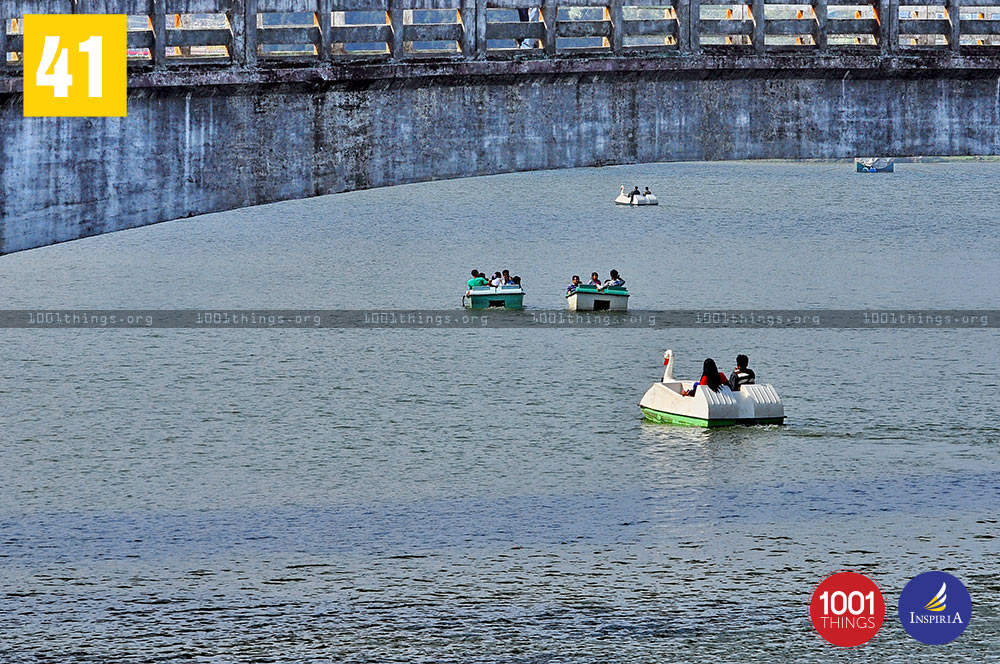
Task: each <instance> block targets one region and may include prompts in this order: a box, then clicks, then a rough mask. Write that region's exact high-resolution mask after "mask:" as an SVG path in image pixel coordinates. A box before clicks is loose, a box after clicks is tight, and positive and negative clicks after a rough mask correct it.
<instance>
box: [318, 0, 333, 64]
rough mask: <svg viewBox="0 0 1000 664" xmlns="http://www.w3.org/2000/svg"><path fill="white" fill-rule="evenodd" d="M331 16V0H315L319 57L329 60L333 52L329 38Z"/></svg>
mask: <svg viewBox="0 0 1000 664" xmlns="http://www.w3.org/2000/svg"><path fill="white" fill-rule="evenodd" d="M332 18H333V0H317V2H316V20H317V21H318V22H319V59H320V60H321V61H324V60H329V59H330V56H331V54H332V53H333V42H332V41H331V39H330V26H331V19H332Z"/></svg>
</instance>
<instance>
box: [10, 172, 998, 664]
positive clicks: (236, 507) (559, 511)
mask: <svg viewBox="0 0 1000 664" xmlns="http://www.w3.org/2000/svg"><path fill="white" fill-rule="evenodd" d="M850 169H851V166H850V165H844V164H826V163H820V164H786V163H725V164H658V165H645V166H634V167H620V168H604V169H588V170H572V171H562V172H548V173H532V174H517V175H510V176H499V177H490V178H479V179H471V180H461V181H454V182H438V183H428V184H420V185H410V186H403V187H395V188H390V189H381V190H375V191H366V192H357V193H351V194H343V195H338V196H330V197H325V198H319V199H313V200H308V201H299V202H292V203H285V204H278V205H270V206H264V207H259V208H254V209H249V210H240V211H237V212H231V213H225V214H217V215H209V216H204V217H198V218H194V219H190V220H185V221H178V222H171V223H167V224H161V225H158V226H154V227H150V228H145V229H139V230H135V231H128V232H123V233H117V234H113V235H109V236H103V237H98V238H91V239H87V240H82V241H78V242H73V243H69V244H65V245H60V246H54V247H48V248H44V249H38V250H34V251H29V252H26V253H21V254H15V255H11V256H5V257H2V258H0V284H2V285H3V294H2V296H0V297H2V298H3V300H4V305H3V307H4V308H10V309H19V308H35V307H38V308H77V307H79V308H130V307H136V308H207V309H218V308H244V309H248V308H297V307H303V308H314V309H332V308H362V307H364V308H367V307H373V308H375V307H394V308H413V307H419V308H429V309H447V308H456V307H457V305H459V301H460V296H461V292H462V290H463V288H464V282H465V280H466V279H467V278H468V277H467V273H468V270H469V269H470V268H471V267H479V268H481V269H483V270H491V271H492V270H496V269H501V268H504V267H508V268H510V269H511V270H512V271H513V272H514V273H516V274H520V275H521V276H522V277H523V278H524V281H525V285H526V289H527V291H528V295H527V298H526V303H527V304H528V305H529V306H531V307H537V308H557V307H561V306H562V296H561V291H562V288H563V286H564V284H565V282H566V281H567V280H568V277H569V276H570V275H571V274H574V273H575V274H581V275H583V274H584V273H587V274H589V272H590V271H592V270H596V271H598V272H600V273H601V275H602V276H604V275H605V274H606V273H607V272H608V270H609V269H610V268H617V269H618V270H620V271H621V272H622V273H623V275H625V277H626V278H627V279H628V280H629V284H630V286H631V290H632V293H633V297H632V302H631V306H632V307H633V308H634V309H658V308H674V307H676V308H700V307H705V308H721V307H733V308H736V307H739V308H751V307H772V308H795V307H810V308H825V307H829V308H857V307H874V308H922V307H926V308H990V309H996V308H1000V307H998V299H1000V298H998V296H1000V287H998V283H1000V263H998V261H997V256H998V250H1000V240H998V233H997V227H996V212H995V211H996V209H997V203H998V200H997V199H998V194H997V193H996V188H995V183H996V182H997V179H998V177H1000V164H990V163H985V164H984V163H950V164H934V165H931V164H912V165H911V164H903V165H900V166H899V167H898V172H897V173H896V174H895V175H891V176H860V175H856V174H854V173H852V172H850ZM621 183H624V184H626V185H631V184H638V185H640V186H646V185H649V186H650V187H651V188H652V189H653V190H654V191H655V192H656V193H658V194H659V195H660V199H661V201H662V204H661V205H660V206H659V207H658V208H656V209H641V210H639V209H621V208H615V207H614V206H613V205H611V204H610V203H611V200H612V199H613V197H614V195H615V194H616V193H617V190H618V185H619V184H621ZM543 201H544V202H543ZM551 201H558V204H557V205H555V206H553V205H552V204H551ZM668 347H670V348H673V349H674V351H675V353H676V354H677V372H678V374H682V375H684V376H693V375H694V374H695V373H696V372H697V371H698V370H699V369H700V364H701V360H702V359H703V358H704V357H707V356H712V357H715V358H716V359H717V360H719V361H720V363H721V366H723V367H726V368H728V367H729V366H730V364H731V363H732V358H733V357H734V356H735V354H736V353H737V352H739V351H743V352H746V353H747V354H749V355H750V357H751V360H752V366H754V368H755V369H756V371H757V374H758V376H759V379H761V380H764V381H767V382H771V383H773V384H774V385H775V386H776V387H777V388H778V390H779V391H780V392H781V394H782V396H783V397H784V400H785V403H786V413H787V414H788V415H789V419H788V425H787V426H786V427H783V428H773V427H772V428H750V429H733V430H721V431H702V430H690V429H683V428H674V427H665V426H654V425H649V424H646V423H644V422H643V421H642V420H641V415H640V412H639V410H638V408H636V406H635V404H636V402H637V401H638V399H639V397H640V396H641V395H642V393H643V391H644V390H645V389H646V388H647V387H648V386H649V384H650V383H651V382H653V381H654V380H656V379H657V377H658V376H659V375H660V372H661V370H662V352H663V350H664V349H665V348H668ZM0 359H2V362H0V450H2V453H3V463H2V464H0V602H2V604H0V607H2V608H0V661H3V662H22V661H53V662H56V661H58V662H66V661H73V662H77V661H79V662H85V661H101V662H104V661H109V662H110V661H115V662H119V661H124V662H132V661H135V662H138V661H175V660H178V659H181V658H186V659H189V660H192V661H205V662H250V661H259V662H266V661H316V662H319V661H356V662H362V661H372V662H376V661H377V662H392V661H426V662H432V661H433V662H442V661H454V662H543V661H544V662H593V661H622V662H652V661H671V660H685V661H705V662H709V661H712V662H714V661H732V660H733V659H736V658H739V659H744V660H752V661H788V662H798V661H827V660H833V661H859V660H864V661H873V662H875V661H891V662H910V661H915V660H917V659H921V660H933V661H936V662H939V661H977V662H980V661H1000V647H998V645H997V644H998V641H1000V622H998V621H1000V580H998V578H997V566H998V563H1000V555H998V554H1000V542H998V539H997V536H998V534H1000V526H998V518H1000V517H998V516H997V514H998V512H1000V400H998V399H997V397H996V393H997V392H996V391H997V388H998V387H1000V386H998V379H997V371H996V367H997V366H998V364H1000V334H998V332H997V330H995V329H992V330H984V329H976V330H944V329H941V330H934V329H920V330H912V329H911V330H878V331H875V330H869V331H864V330H806V329H774V330H767V329H765V330H735V329H717V330H690V329H681V330H657V331H651V330H641V329H633V330H580V329H514V330H489V329H487V330H337V329H334V330H302V329H299V330H218V329H213V330H135V329H132V330H110V329H108V330H3V331H0ZM841 568H853V569H858V570H860V571H863V572H864V573H866V574H868V575H870V576H871V577H872V578H873V579H875V580H876V581H877V582H878V583H879V584H880V586H881V587H882V589H883V591H884V592H885V594H886V603H887V618H886V622H885V626H884V627H883V629H882V631H881V632H880V633H879V635H878V636H877V637H876V638H875V640H874V641H872V642H871V643H869V644H868V645H866V646H863V647H861V648H860V649H855V650H852V651H839V650H835V649H834V648H833V647H831V646H828V645H827V644H826V643H825V642H823V641H822V640H820V639H819V637H818V636H816V635H815V633H814V632H813V631H812V627H811V625H810V623H809V618H808V600H809V596H810V594H811V592H812V590H813V588H814V587H815V586H816V584H817V583H818V582H819V581H820V580H821V579H822V578H824V577H825V576H827V575H828V574H830V573H832V572H833V571H835V570H837V569H841ZM932 569H944V570H948V571H951V572H952V573H954V574H956V575H957V576H959V577H960V578H961V579H962V580H963V581H964V582H965V583H966V585H967V587H968V588H969V590H970V592H971V593H972V597H973V607H974V609H973V621H972V623H971V625H970V627H969V628H968V630H967V631H966V632H965V634H964V635H963V636H962V637H961V638H960V639H959V640H958V641H956V642H954V643H952V644H950V645H947V646H943V647H937V648H931V647H926V646H921V645H920V644H918V643H917V642H916V641H913V640H912V639H910V638H909V637H908V636H907V635H906V634H905V633H904V631H903V630H902V628H901V627H900V626H899V623H898V621H897V620H896V618H895V606H896V600H897V598H898V596H899V592H900V590H901V589H902V587H903V585H904V584H905V582H906V581H907V580H908V579H909V578H911V577H912V576H914V575H916V574H918V573H920V572H923V571H927V570H932Z"/></svg>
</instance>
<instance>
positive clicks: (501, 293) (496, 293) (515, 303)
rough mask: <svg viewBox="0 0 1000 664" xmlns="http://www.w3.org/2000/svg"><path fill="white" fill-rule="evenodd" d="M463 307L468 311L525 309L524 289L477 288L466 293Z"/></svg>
mask: <svg viewBox="0 0 1000 664" xmlns="http://www.w3.org/2000/svg"><path fill="white" fill-rule="evenodd" d="M462 305H463V306H465V307H466V308H468V309H497V308H500V309H524V289H523V288H521V287H520V286H500V287H499V288H493V287H491V286H476V287H475V288H471V289H469V290H467V291H465V295H463V296H462Z"/></svg>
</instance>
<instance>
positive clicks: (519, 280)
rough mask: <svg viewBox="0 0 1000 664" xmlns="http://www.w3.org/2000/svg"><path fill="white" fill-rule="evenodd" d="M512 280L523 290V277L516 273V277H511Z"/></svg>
mask: <svg viewBox="0 0 1000 664" xmlns="http://www.w3.org/2000/svg"><path fill="white" fill-rule="evenodd" d="M511 281H513V282H514V285H515V286H517V287H518V288H521V289H522V290H523V289H524V288H523V286H521V277H519V276H517V275H516V274H515V275H514V277H513V278H512V279H511Z"/></svg>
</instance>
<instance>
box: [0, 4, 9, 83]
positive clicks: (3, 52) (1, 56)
mask: <svg viewBox="0 0 1000 664" xmlns="http://www.w3.org/2000/svg"><path fill="white" fill-rule="evenodd" d="M9 24H10V19H9V18H7V15H6V14H5V13H4V10H3V7H0V69H3V68H4V67H6V66H7V26H8V25H9Z"/></svg>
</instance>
